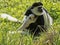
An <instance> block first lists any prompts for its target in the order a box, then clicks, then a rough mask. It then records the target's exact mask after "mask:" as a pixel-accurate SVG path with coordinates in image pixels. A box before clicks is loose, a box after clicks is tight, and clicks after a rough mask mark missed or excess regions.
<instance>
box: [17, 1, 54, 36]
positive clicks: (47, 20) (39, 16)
mask: <svg viewBox="0 0 60 45" xmlns="http://www.w3.org/2000/svg"><path fill="white" fill-rule="evenodd" d="M52 22H53V20H52V17H51V16H50V15H49V13H48V12H47V10H46V9H45V8H43V4H42V3H41V2H35V3H34V4H33V5H32V6H31V7H30V8H29V9H27V11H26V13H25V17H24V20H23V24H22V25H21V27H19V28H18V30H25V29H27V30H29V31H30V33H31V34H34V36H36V35H40V32H43V31H46V30H47V28H49V27H50V26H51V25H52Z"/></svg>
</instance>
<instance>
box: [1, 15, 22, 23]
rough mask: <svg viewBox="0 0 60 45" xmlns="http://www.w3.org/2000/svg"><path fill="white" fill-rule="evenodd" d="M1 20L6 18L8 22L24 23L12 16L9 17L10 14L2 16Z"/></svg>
mask: <svg viewBox="0 0 60 45" xmlns="http://www.w3.org/2000/svg"><path fill="white" fill-rule="evenodd" d="M0 18H4V19H6V18H7V20H9V21H13V22H20V23H22V22H21V21H20V20H18V19H16V18H14V17H12V16H10V15H8V14H0Z"/></svg>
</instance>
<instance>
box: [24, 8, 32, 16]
mask: <svg viewBox="0 0 60 45" xmlns="http://www.w3.org/2000/svg"><path fill="white" fill-rule="evenodd" d="M30 14H32V12H31V8H29V9H27V11H26V12H25V15H26V16H29V15H30Z"/></svg>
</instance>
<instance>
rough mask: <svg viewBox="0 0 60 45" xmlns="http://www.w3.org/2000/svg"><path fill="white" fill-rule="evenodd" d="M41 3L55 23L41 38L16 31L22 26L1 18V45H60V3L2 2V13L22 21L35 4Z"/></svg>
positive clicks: (35, 0) (7, 0)
mask: <svg viewBox="0 0 60 45" xmlns="http://www.w3.org/2000/svg"><path fill="white" fill-rule="evenodd" d="M39 1H41V2H42V3H43V5H44V6H43V7H45V8H46V9H47V10H48V12H49V13H50V15H51V16H52V18H53V20H54V23H53V26H52V27H51V28H49V29H48V31H47V32H44V33H41V36H39V37H35V38H34V39H33V36H31V35H30V34H29V33H27V34H21V33H20V32H18V31H16V30H17V28H18V27H19V26H20V25H21V24H19V23H14V22H10V21H8V20H5V19H1V18H0V45H60V2H59V1H56V0H54V1H53V0H24V1H23V0H4V1H3V0H1V1H0V13H7V14H10V15H11V16H13V17H16V18H17V19H19V20H22V18H23V14H24V13H25V11H26V9H27V8H28V7H29V6H31V5H32V3H34V2H39Z"/></svg>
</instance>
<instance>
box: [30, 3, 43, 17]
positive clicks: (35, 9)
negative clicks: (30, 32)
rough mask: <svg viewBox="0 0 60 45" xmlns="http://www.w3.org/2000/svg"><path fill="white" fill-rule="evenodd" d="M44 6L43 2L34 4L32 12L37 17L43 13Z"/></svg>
mask: <svg viewBox="0 0 60 45" xmlns="http://www.w3.org/2000/svg"><path fill="white" fill-rule="evenodd" d="M42 6H43V4H42V3H41V2H38V3H34V4H33V5H32V8H31V11H32V12H33V13H34V14H35V15H38V16H39V15H41V13H42V12H43V8H42Z"/></svg>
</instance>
